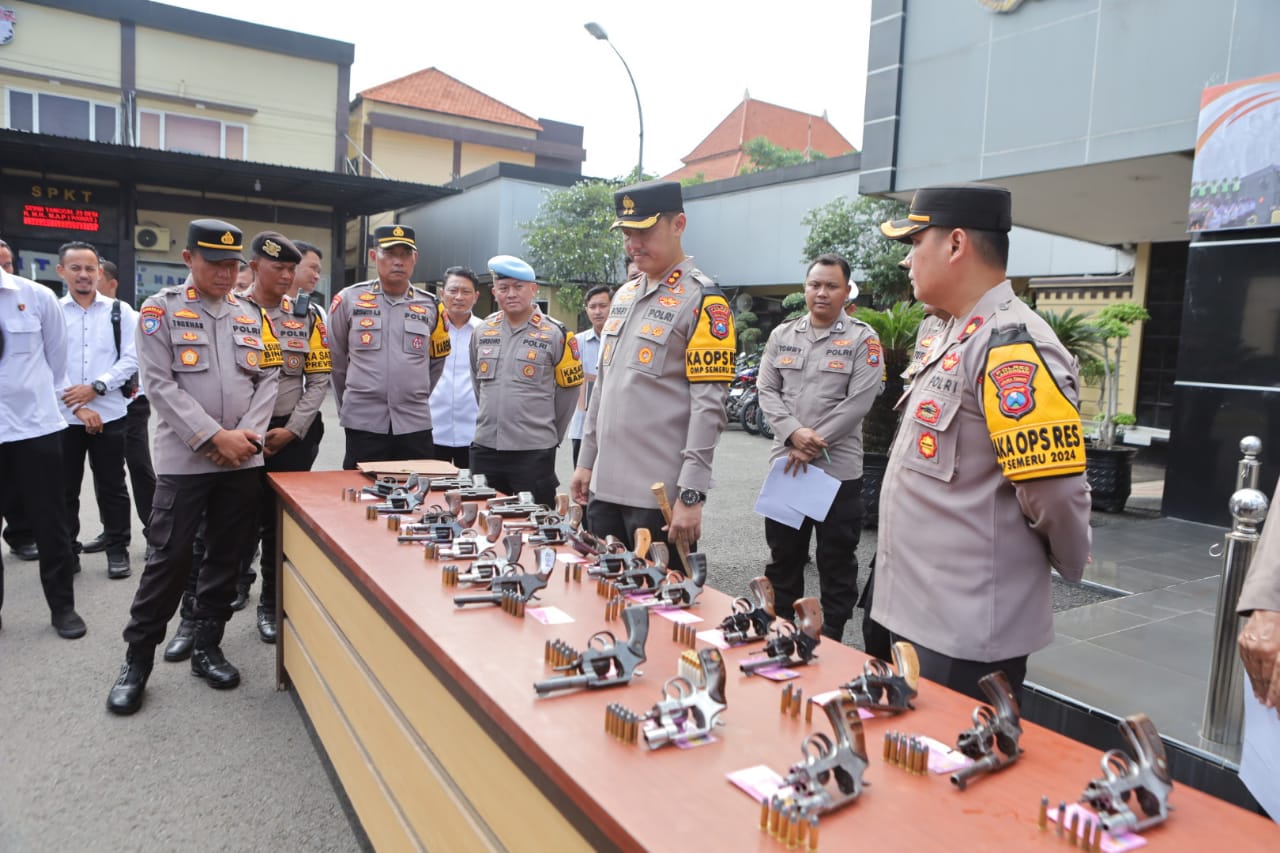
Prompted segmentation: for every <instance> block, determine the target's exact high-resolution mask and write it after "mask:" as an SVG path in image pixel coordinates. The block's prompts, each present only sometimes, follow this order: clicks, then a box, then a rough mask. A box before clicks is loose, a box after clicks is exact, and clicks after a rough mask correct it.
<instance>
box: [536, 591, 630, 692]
mask: <svg viewBox="0 0 1280 853" xmlns="http://www.w3.org/2000/svg"><path fill="white" fill-rule="evenodd" d="M622 621H623V622H624V623H625V624H626V626H627V639H626V642H624V643H620V642H618V640H617V638H616V637H614V635H613V633H612V632H610V631H598V632H596V633H595V634H593V635H592V636H591V639H590V640H588V641H587V648H586V650H585V651H582V652H580V653H578V654H577V655H574V656H573V658H572V659H571V660H570V661H569V662H568V663H566V664H563V665H561V666H557V667H555V669H556V671H557V672H564V673H567V674H566V675H560V676H556V677H555V678H547V679H544V680H542V681H538V682H536V683H535V684H534V685H533V689H534V690H536V691H537V692H538V695H539V696H545V695H547V694H548V693H551V692H553V691H556V690H569V689H572V688H576V687H586V688H589V689H598V688H601V687H614V686H616V685H619V684H627V683H629V682H630V681H631V677H632V676H633V675H636V674H637V670H636V667H638V666H639V665H640V664H642V663H644V662H645V654H644V645H645V641H646V640H648V639H649V609H648V608H647V607H628V608H626V609H624V610H623V611H622Z"/></svg>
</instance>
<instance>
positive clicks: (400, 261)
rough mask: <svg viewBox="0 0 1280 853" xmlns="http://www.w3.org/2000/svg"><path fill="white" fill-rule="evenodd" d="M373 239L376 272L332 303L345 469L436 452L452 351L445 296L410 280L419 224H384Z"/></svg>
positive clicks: (332, 340) (331, 324)
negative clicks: (435, 396) (436, 392)
mask: <svg viewBox="0 0 1280 853" xmlns="http://www.w3.org/2000/svg"><path fill="white" fill-rule="evenodd" d="M373 239H374V242H376V243H377V248H375V249H370V250H369V259H370V260H371V261H373V262H374V263H375V264H376V265H377V269H378V277H377V278H376V279H372V280H370V281H363V282H360V283H359V284H353V285H351V286H350V287H348V288H346V289H344V290H343V291H342V292H341V293H339V294H338V295H336V296H334V297H333V304H332V305H331V306H330V308H329V332H330V334H329V347H330V350H331V351H332V353H333V393H334V397H335V398H336V400H337V403H338V420H339V421H340V422H341V424H342V426H343V428H344V429H345V430H346V433H347V452H346V456H345V457H344V459H343V462H342V466H343V467H344V468H355V467H356V463H357V462H379V461H385V460H388V459H430V458H431V455H432V444H431V406H430V402H429V401H430V398H431V389H432V388H434V387H435V384H436V380H437V379H439V378H440V373H441V372H442V371H443V370H444V360H445V357H446V356H448V355H449V332H448V329H446V328H445V324H444V318H443V316H442V315H443V313H444V311H443V309H442V308H441V306H440V300H439V299H437V298H436V296H435V295H434V294H431V293H428V292H427V291H425V290H420V289H418V288H416V287H414V286H413V285H411V284H410V283H409V276H410V275H412V274H413V267H414V264H415V263H417V260H418V249H417V244H416V242H415V234H414V231H413V229H412V228H410V227H409V226H407V225H383V226H381V227H379V228H376V229H375V230H374V232H373Z"/></svg>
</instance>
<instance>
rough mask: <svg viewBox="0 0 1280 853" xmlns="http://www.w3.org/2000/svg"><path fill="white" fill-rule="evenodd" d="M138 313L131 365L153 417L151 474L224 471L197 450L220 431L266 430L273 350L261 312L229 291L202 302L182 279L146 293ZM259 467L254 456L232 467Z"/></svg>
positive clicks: (275, 366) (274, 370)
mask: <svg viewBox="0 0 1280 853" xmlns="http://www.w3.org/2000/svg"><path fill="white" fill-rule="evenodd" d="M138 315H139V320H138V332H137V335H136V337H135V341H136V343H137V350H138V369H139V372H140V373H141V375H142V382H143V383H144V385H145V386H146V389H147V399H148V400H150V401H151V405H152V406H153V407H154V408H155V410H156V416H157V423H156V437H155V441H154V443H153V445H152V447H153V452H152V455H153V457H154V462H155V469H156V473H157V474H209V473H221V472H224V471H229V470H232V469H230V468H226V467H223V466H219V465H216V464H214V463H213V462H212V461H211V460H209V459H207V458H205V455H204V452H203V448H204V444H205V443H206V442H207V441H209V439H211V438H213V436H214V433H216V432H218V430H220V429H247V430H252V431H253V432H255V433H257V434H258V435H262V434H264V433H265V432H266V431H267V423H268V422H269V421H270V420H271V410H272V407H273V406H274V405H275V401H276V382H277V379H278V376H279V365H280V353H279V349H278V345H277V344H276V341H275V337H274V335H273V334H272V331H271V326H270V324H264V322H263V315H262V310H261V309H260V308H258V306H256V305H254V304H253V303H251V302H245V301H242V300H239V299H237V298H236V297H234V296H230V295H229V296H227V298H226V299H224V300H222V301H221V302H217V303H213V304H210V303H209V302H207V301H205V300H204V299H202V298H201V296H200V292H199V291H198V290H196V287H195V285H194V284H192V283H191V279H190V278H188V279H187V283H186V284H185V285H179V286H177V287H170V288H166V289H165V290H162V291H160V292H159V293H157V294H156V295H155V296H152V297H151V298H150V299H148V300H147V301H146V302H144V303H143V305H142V310H141V311H139V312H138ZM261 465H262V454H255V455H253V456H250V457H249V459H248V461H246V462H245V463H244V464H243V465H241V466H240V467H241V468H257V467H259V466H261Z"/></svg>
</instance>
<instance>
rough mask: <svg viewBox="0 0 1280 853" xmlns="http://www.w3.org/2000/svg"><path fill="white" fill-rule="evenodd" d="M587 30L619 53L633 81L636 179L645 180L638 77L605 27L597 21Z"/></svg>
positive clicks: (589, 24) (642, 119) (642, 120)
mask: <svg viewBox="0 0 1280 853" xmlns="http://www.w3.org/2000/svg"><path fill="white" fill-rule="evenodd" d="M583 26H585V27H586V30H587V32H589V33H591V35H593V36H595V37H596V38H597V39H599V40H600V41H603V42H607V43H608V45H609V47H610V48H612V50H613V52H614V53H616V54H618V59H619V60H620V61H621V62H622V67H623V68H625V69H626V70H627V79H628V80H630V81H631V91H632V92H634V93H635V96H636V117H637V118H638V119H639V120H640V156H638V157H637V158H636V180H637V181H643V180H644V111H643V110H642V109H640V90H639V89H638V88H636V78H635V77H634V76H633V75H632V74H631V66H630V65H627V61H626V60H625V59H623V58H622V54H621V53H618V49H617V48H616V47H614V45H613V42H611V41H609V34H608V33H606V32H605V31H604V27H602V26H600V25H599V24H597V23H596V22H595V21H591V22H590V23H587V24H584V25H583Z"/></svg>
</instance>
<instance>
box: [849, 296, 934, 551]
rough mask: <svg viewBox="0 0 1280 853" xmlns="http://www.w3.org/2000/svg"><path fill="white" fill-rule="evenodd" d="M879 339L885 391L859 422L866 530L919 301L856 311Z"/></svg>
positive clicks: (875, 505) (876, 503)
mask: <svg viewBox="0 0 1280 853" xmlns="http://www.w3.org/2000/svg"><path fill="white" fill-rule="evenodd" d="M854 316H855V317H857V319H859V320H861V321H863V322H864V323H866V324H867V325H868V326H870V327H871V328H873V329H875V331H876V335H877V336H878V337H879V338H880V348H881V351H882V353H883V355H882V357H883V358H884V369H885V382H884V391H883V392H882V393H881V394H880V396H879V397H877V398H876V400H875V402H874V403H872V404H871V409H870V411H868V412H867V415H866V417H864V418H863V419H862V498H863V502H864V503H865V505H866V522H865V525H866V526H867V527H875V526H876V522H877V519H878V518H879V510H880V483H881V481H882V480H883V479H884V472H885V468H886V467H888V464H889V448H890V446H892V444H893V436H894V434H895V433H896V432H897V429H898V413H897V412H895V411H894V409H893V406H894V404H895V403H897V402H898V398H899V397H901V396H902V385H903V382H902V372H903V371H904V370H906V369H907V366H908V365H909V364H910V363H911V357H912V355H914V354H915V348H916V330H917V329H919V328H920V321H921V320H923V319H924V306H923V305H921V304H920V303H919V302H897V303H894V304H893V305H890V306H889V307H888V308H886V309H884V310H883V311H876V310H874V309H871V308H859V309H858V310H857V313H856V314H855V315H854Z"/></svg>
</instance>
